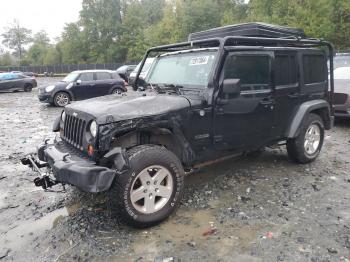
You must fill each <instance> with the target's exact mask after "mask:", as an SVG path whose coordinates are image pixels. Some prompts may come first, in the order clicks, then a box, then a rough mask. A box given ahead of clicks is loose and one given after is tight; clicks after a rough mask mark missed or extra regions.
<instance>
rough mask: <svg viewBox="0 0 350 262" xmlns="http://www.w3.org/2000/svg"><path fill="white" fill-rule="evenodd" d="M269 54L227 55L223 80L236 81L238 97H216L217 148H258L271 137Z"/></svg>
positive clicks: (215, 138)
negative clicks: (238, 82) (239, 86)
mask: <svg viewBox="0 0 350 262" xmlns="http://www.w3.org/2000/svg"><path fill="white" fill-rule="evenodd" d="M272 58H273V52H268V51H266V52H265V51H258V52H252V51H249V52H232V53H229V54H228V56H227V58H226V61H225V64H224V69H223V72H222V76H221V80H223V79H240V81H241V94H240V95H239V97H235V98H230V97H225V95H224V94H221V95H219V99H218V100H217V103H216V105H215V109H214V143H215V147H216V148H217V149H239V148H258V147H260V146H262V145H265V144H266V143H267V142H268V141H269V140H270V138H271V129H272V122H273V111H274V100H273V98H272V81H271V65H272Z"/></svg>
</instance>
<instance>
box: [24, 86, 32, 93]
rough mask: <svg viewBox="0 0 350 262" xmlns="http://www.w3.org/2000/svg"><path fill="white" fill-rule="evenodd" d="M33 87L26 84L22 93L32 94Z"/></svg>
mask: <svg viewBox="0 0 350 262" xmlns="http://www.w3.org/2000/svg"><path fill="white" fill-rule="evenodd" d="M32 89H33V86H32V85H31V84H26V85H25V86H24V92H32Z"/></svg>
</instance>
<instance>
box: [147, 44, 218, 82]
mask: <svg viewBox="0 0 350 262" xmlns="http://www.w3.org/2000/svg"><path fill="white" fill-rule="evenodd" d="M216 52H217V51H216V50H213V51H207V50H206V51H197V52H188V53H182V54H181V53H178V54H175V55H166V56H162V57H160V58H159V59H158V61H157V62H156V64H155V65H154V66H153V69H152V71H151V73H150V75H149V77H148V79H147V82H148V83H150V84H161V85H181V86H190V87H202V88H204V87H206V86H207V84H208V79H209V74H210V72H211V69H212V67H213V63H214V59H215V57H216Z"/></svg>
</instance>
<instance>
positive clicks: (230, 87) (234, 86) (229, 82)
mask: <svg viewBox="0 0 350 262" xmlns="http://www.w3.org/2000/svg"><path fill="white" fill-rule="evenodd" d="M222 92H223V94H224V95H229V96H230V97H232V96H234V97H237V96H239V94H240V93H241V80H240V79H225V80H224V81H223V82H222Z"/></svg>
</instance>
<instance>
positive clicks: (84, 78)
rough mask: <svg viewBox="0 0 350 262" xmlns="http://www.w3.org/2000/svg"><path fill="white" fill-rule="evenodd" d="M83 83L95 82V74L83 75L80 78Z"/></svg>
mask: <svg viewBox="0 0 350 262" xmlns="http://www.w3.org/2000/svg"><path fill="white" fill-rule="evenodd" d="M79 79H80V80H81V81H83V82H84V81H93V80H94V74H93V73H82V74H81V75H80V77H79Z"/></svg>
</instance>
